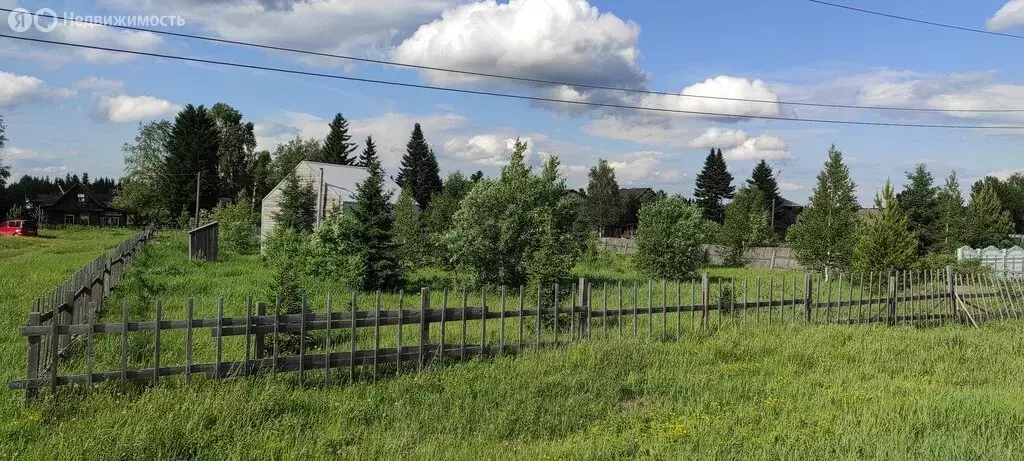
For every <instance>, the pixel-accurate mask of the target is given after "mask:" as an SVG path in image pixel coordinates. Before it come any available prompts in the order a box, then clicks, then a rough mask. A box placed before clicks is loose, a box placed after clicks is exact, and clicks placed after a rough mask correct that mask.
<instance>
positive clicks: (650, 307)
mask: <svg viewBox="0 0 1024 461" xmlns="http://www.w3.org/2000/svg"><path fill="white" fill-rule="evenodd" d="M653 323H654V280H648V281H647V339H651V336H652V330H653V329H654V327H653V326H652V325H651V324H653Z"/></svg>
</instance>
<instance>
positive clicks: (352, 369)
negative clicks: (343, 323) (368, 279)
mask: <svg viewBox="0 0 1024 461" xmlns="http://www.w3.org/2000/svg"><path fill="white" fill-rule="evenodd" d="M358 306H359V292H357V291H352V305H351V306H349V308H350V310H349V314H350V315H349V328H350V330H349V353H348V382H350V383H354V382H356V339H357V338H356V309H358ZM378 317H379V316H378ZM374 368H376V367H374Z"/></svg>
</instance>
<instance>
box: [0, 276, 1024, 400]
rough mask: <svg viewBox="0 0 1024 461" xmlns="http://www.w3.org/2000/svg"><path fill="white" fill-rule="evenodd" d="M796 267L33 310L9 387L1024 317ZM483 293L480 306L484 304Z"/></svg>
mask: <svg viewBox="0 0 1024 461" xmlns="http://www.w3.org/2000/svg"><path fill="white" fill-rule="evenodd" d="M792 275H793V276H792V277H787V276H785V275H784V276H782V277H771V278H770V279H769V278H742V279H736V278H716V279H713V278H710V277H708V275H707V274H705V275H704V276H703V277H702V278H701V279H700V280H693V281H688V282H667V281H660V282H654V281H648V282H647V283H645V284H641V283H639V282H634V283H632V284H623V283H588V282H587V281H585V280H580V282H579V283H578V284H573V286H572V289H571V290H566V289H565V287H562V289H561V290H560V289H559V287H558V286H557V285H555V286H554V287H553V290H549V289H538V290H537V291H536V292H531V291H530V290H524V289H522V288H520V289H518V290H507V289H504V288H501V289H499V290H495V291H493V292H490V290H488V289H486V288H483V289H479V290H468V289H467V290H459V291H453V292H449V291H448V290H444V291H442V292H440V293H437V292H432V291H431V290H430V289H429V288H423V289H422V290H421V291H420V293H418V297H417V298H418V299H417V301H418V302H414V301H410V303H409V304H406V302H405V301H406V298H407V297H408V296H405V295H404V294H399V295H398V296H397V297H395V296H393V295H388V294H382V293H379V292H378V293H363V294H360V293H351V296H346V297H345V298H344V299H335V298H333V297H331V296H329V295H328V296H327V298H326V299H325V300H322V301H319V300H318V301H316V302H315V303H313V302H311V301H310V300H309V299H306V298H305V297H304V298H303V299H302V301H301V303H300V304H301V307H300V308H299V309H297V310H298V312H295V313H287V312H282V301H281V300H280V299H277V300H276V301H275V302H273V303H262V302H254V301H253V300H252V299H251V298H250V299H248V300H247V302H246V303H245V305H244V306H241V307H242V308H243V309H244V310H243V311H242V312H244V313H243V315H233V316H228V315H225V302H224V299H223V298H221V299H220V300H219V302H218V303H217V304H216V306H215V307H216V315H215V316H213V317H198V318H197V316H196V315H195V314H196V309H197V307H198V306H196V305H195V303H194V301H193V300H189V301H187V303H185V304H186V305H185V306H184V309H183V312H184V316H183V317H184V318H181V317H179V318H177V319H170V318H167V317H165V310H166V308H167V307H168V305H166V304H165V303H164V302H163V301H157V302H156V303H155V306H154V311H153V315H152V317H150V318H148V319H145V320H139V319H132V318H130V315H129V312H130V310H129V306H128V305H127V304H125V305H124V306H123V309H122V312H121V316H120V317H121V318H120V319H116V315H113V316H114V317H115V319H114V320H115V321H114V322H112V323H97V322H96V316H95V315H88V316H85V317H82V318H81V319H79V320H80V321H77V322H72V323H71V324H67V323H62V322H52V323H50V324H48V325H44V324H43V322H42V317H43V316H44V315H47V314H40V313H33V314H31V316H30V318H29V322H28V324H27V325H26V326H24V327H22V328H21V329H20V334H21V335H22V336H25V337H26V338H28V364H27V369H26V373H27V375H26V379H20V380H14V381H11V382H10V383H9V387H10V388H11V389H23V390H26V391H27V396H28V397H29V398H32V397H34V396H35V392H36V390H37V389H39V388H49V389H51V390H52V391H54V392H56V391H57V388H58V387H59V386H65V385H82V386H85V388H86V389H87V390H89V389H92V387H93V385H94V384H95V383H100V382H104V381H115V382H118V381H119V382H126V381H143V382H148V383H151V384H153V385H157V384H159V383H160V382H161V381H162V380H166V379H171V377H175V376H177V377H178V378H174V379H181V380H183V382H184V384H189V383H191V382H192V380H193V379H194V378H196V377H203V378H205V379H219V378H228V377H238V376H255V375H260V374H265V373H275V374H276V373H282V372H297V373H298V374H299V378H300V379H299V382H300V383H305V382H307V381H306V374H307V373H308V372H316V373H317V374H318V375H319V376H322V379H323V382H324V383H325V384H327V385H329V384H331V383H332V381H337V380H340V381H346V382H351V381H354V380H356V379H359V378H361V377H367V376H369V377H372V379H376V378H377V377H378V375H379V374H382V373H384V374H386V373H395V372H401V371H402V370H403V369H407V368H413V369H416V370H420V369H422V368H423V367H424V366H426V365H428V364H429V363H431V362H437V363H443V362H449V361H458V360H465V359H468V358H472V357H478V356H489V355H493V354H508V353H515V352H518V351H520V350H523V349H525V348H529V347H537V348H539V347H551V346H560V345H566V344H570V343H572V342H575V341H579V340H584V339H587V338H591V337H601V338H607V337H610V336H636V337H643V336H645V332H646V337H647V338H652V339H660V340H670V339H679V338H681V337H682V336H683V335H684V334H691V332H693V331H698V330H708V329H716V328H724V327H744V326H748V325H762V324H793V325H796V324H807V325H810V324H870V323H881V324H888V325H897V324H912V325H932V324H942V323H947V322H954V323H961V324H968V325H977V324H978V323H980V322H982V321H985V320H990V319H1003V318H1015V317H1020V316H1022V315H1024V286H1022V285H1021V281H1020V280H1016V279H1007V278H1001V277H998V276H994V275H982V274H955V273H954V272H953V271H952V270H949V269H947V270H946V271H933V272H904V273H899V274H891V275H889V274H884V275H883V274H865V275H860V276H851V275H849V274H843V275H840V276H838V277H836V278H833V279H832V280H823V279H822V277H821V275H819V274H809V273H808V274H802V273H799V274H798V273H794V274H792ZM763 282H766V283H763ZM548 288H551V287H548ZM570 292H571V293H570ZM645 294H646V296H644V295H645ZM489 295H490V296H491V298H490V301H489V300H488V296H489ZM389 296H390V298H389ZM471 296H472V297H474V298H475V299H474V302H478V303H479V304H476V306H475V307H474V306H472V305H471V303H470V302H469V300H470V298H471ZM387 299H390V300H391V301H395V300H397V305H394V304H393V305H391V306H385V305H384V304H385V302H382V300H387ZM460 300H461V301H460ZM459 301H460V302H459ZM489 302H490V304H489ZM495 303H497V306H495V305H494V304H495ZM311 304H318V305H319V307H318V308H313V306H311ZM407 305H410V306H414V307H412V308H407V307H406V306H407ZM208 307H209V306H205V307H204V309H205V308H208ZM237 307H238V306H233V309H235V308H237ZM392 307H393V308H392ZM179 309H180V308H179ZM235 310H237V309H235ZM268 311H271V312H269V313H268ZM55 312H56V311H55ZM88 312H90V313H95V312H97V311H96V310H89V311H88ZM179 312H180V310H179ZM111 314H115V313H111ZM49 315H50V316H52V315H53V314H49ZM68 335H71V336H75V337H79V338H83V340H84V343H85V347H84V351H83V353H84V363H83V360H81V359H79V360H76V361H69V362H67V363H64V362H61V361H60V360H59V358H58V357H57V356H56V355H51V356H47V355H46V354H44V353H42V352H41V351H42V350H43V348H44V346H45V345H47V344H51V345H52V346H53V347H54V348H55V347H56V346H57V344H58V341H59V338H61V337H66V336H68ZM40 370H46V372H45V373H41V372H40ZM337 375H340V378H339V377H338V376H337Z"/></svg>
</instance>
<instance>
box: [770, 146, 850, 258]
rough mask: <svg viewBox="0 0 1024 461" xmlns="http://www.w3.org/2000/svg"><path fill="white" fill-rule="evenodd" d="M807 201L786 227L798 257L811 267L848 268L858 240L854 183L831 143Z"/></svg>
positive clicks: (791, 244) (840, 155) (841, 155)
mask: <svg viewBox="0 0 1024 461" xmlns="http://www.w3.org/2000/svg"><path fill="white" fill-rule="evenodd" d="M817 179H818V182H817V185H815V187H814V191H813V192H812V194H811V200H810V203H808V204H807V208H806V209H804V212H803V213H801V214H800V216H799V217H798V218H797V221H796V224H794V225H793V227H792V228H790V229H789V234H788V237H787V238H788V240H789V244H790V246H791V247H792V248H793V251H794V253H795V254H796V257H797V260H799V261H800V264H802V265H803V266H804V267H808V268H811V269H814V270H824V271H826V273H827V272H828V271H829V270H830V269H847V268H849V267H850V263H851V261H852V259H853V248H854V246H855V245H856V242H857V235H856V232H857V210H858V206H857V199H856V197H855V196H854V191H855V190H856V185H855V184H854V183H853V180H852V179H850V169H849V168H848V167H847V166H846V165H845V164H844V163H843V153H842V152H840V151H839V150H838V149H836V146H835V145H834V144H833V145H832V146H831V147H830V148H829V151H828V160H826V161H825V168H824V169H823V170H822V171H821V173H818V178H817Z"/></svg>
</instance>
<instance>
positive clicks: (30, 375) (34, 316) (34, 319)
mask: <svg viewBox="0 0 1024 461" xmlns="http://www.w3.org/2000/svg"><path fill="white" fill-rule="evenodd" d="M39 303H40V301H39V300H37V301H36V305H35V311H34V312H32V313H30V314H29V315H28V323H27V325H28V326H30V327H35V326H39V324H40V323H41V322H40V321H39V317H40V314H39ZM42 338H43V337H42V336H39V335H34V336H29V337H28V353H27V354H26V356H27V360H26V362H27V363H26V364H25V378H26V379H28V380H30V381H31V380H34V379H37V378H39V357H40V352H41V349H42V347H41V345H42ZM37 395H38V392H37V391H36V385H35V384H33V386H32V387H30V388H28V389H26V390H25V400H26V401H32V400H35V398H36V396H37Z"/></svg>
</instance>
